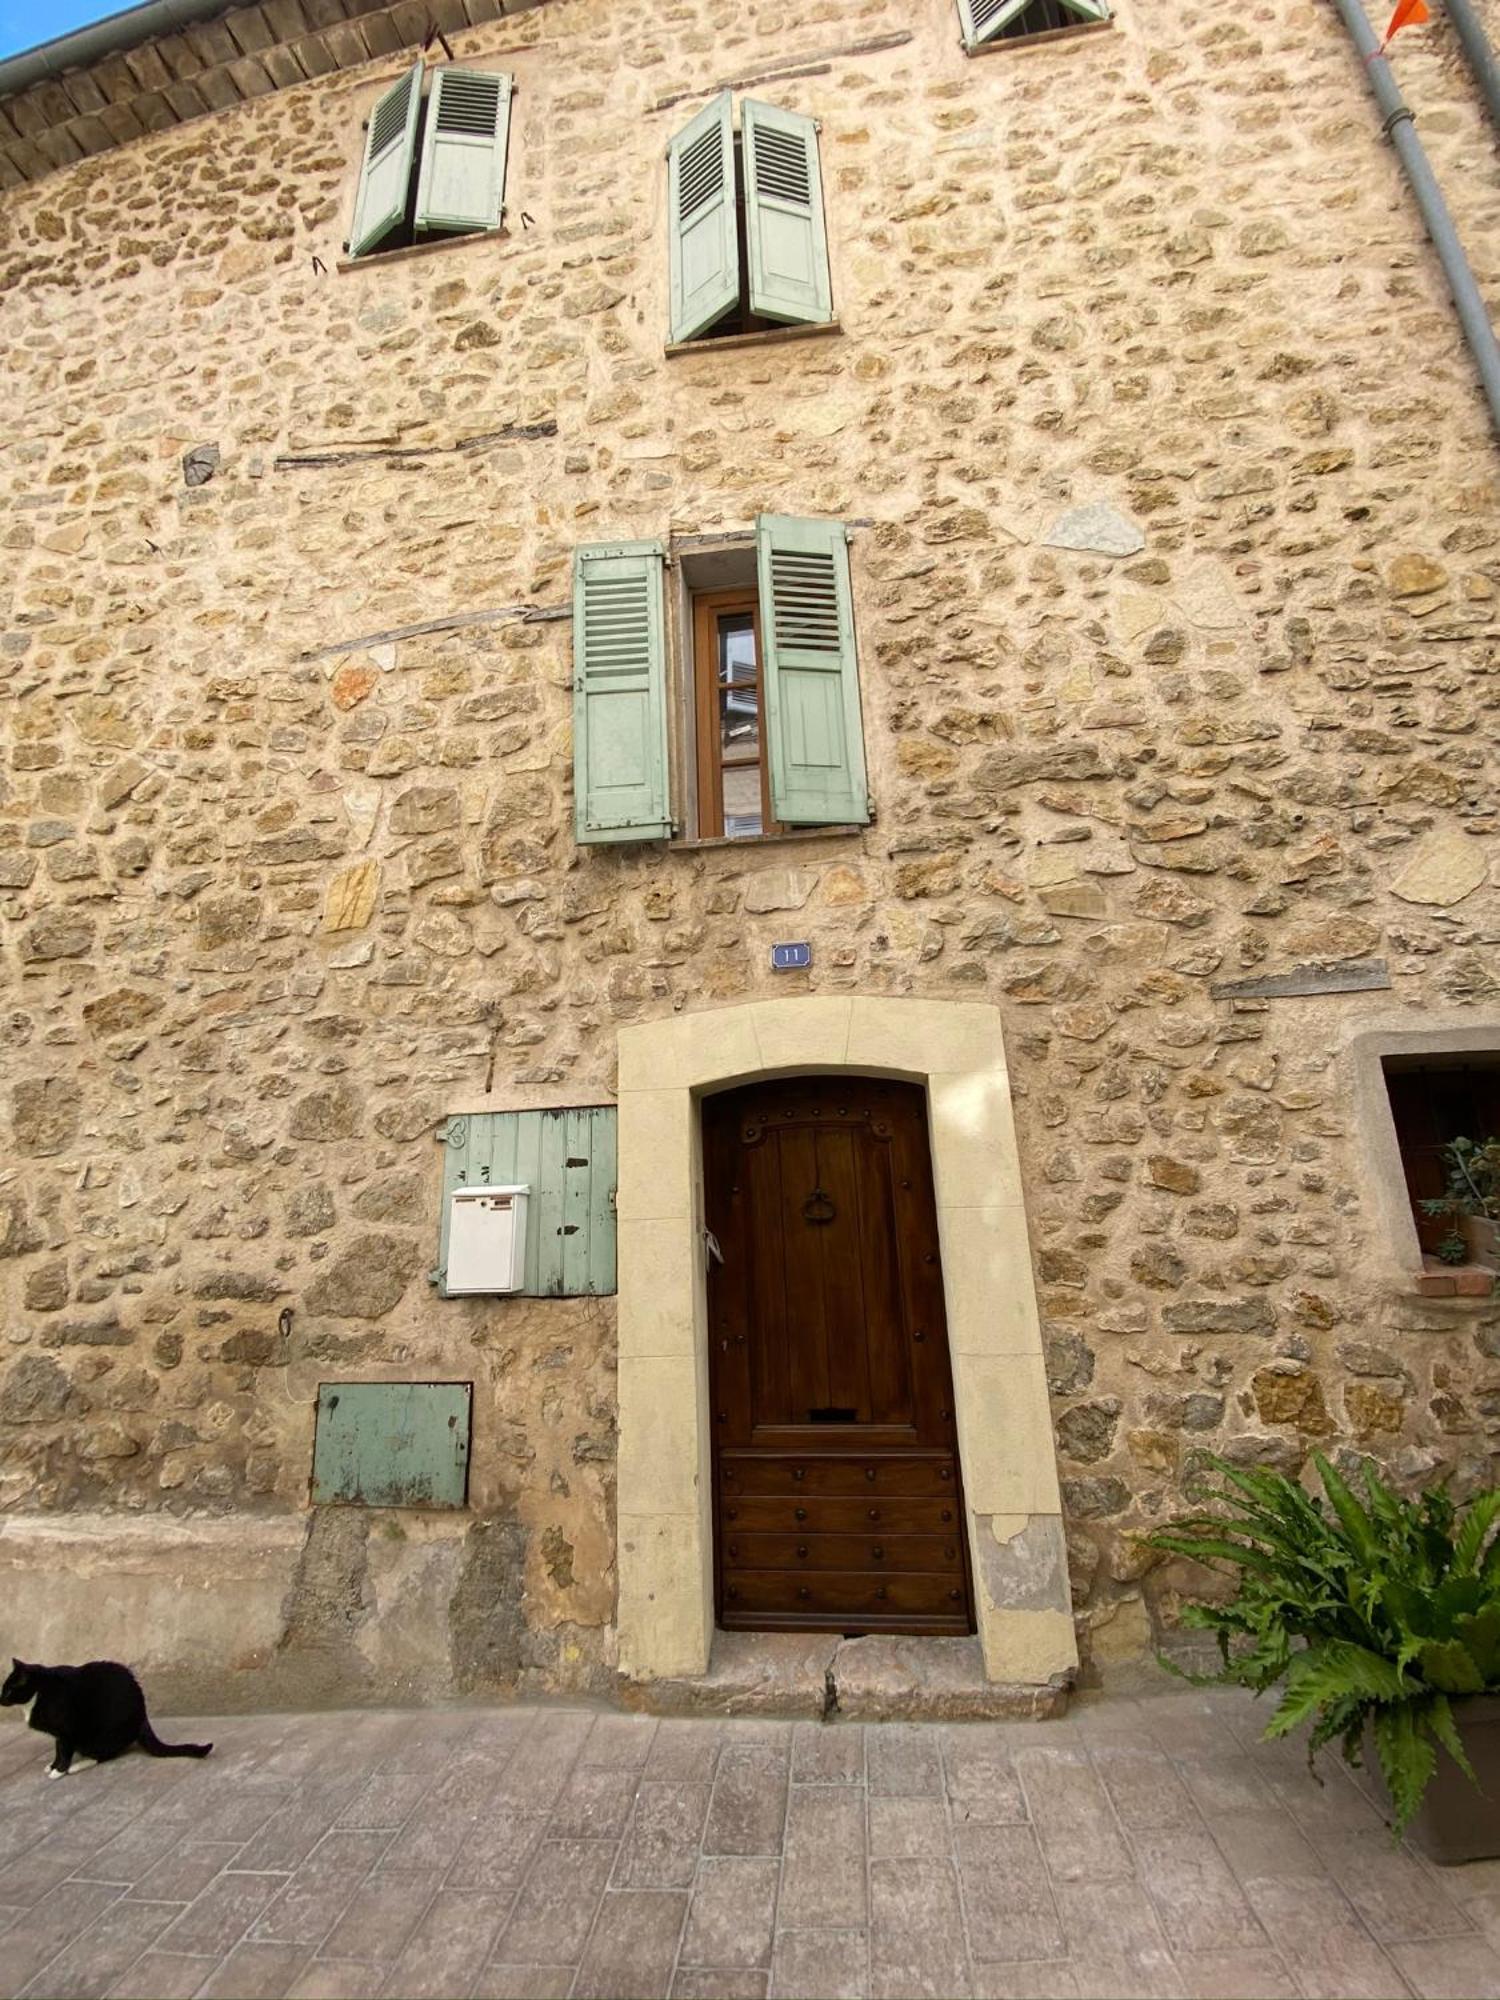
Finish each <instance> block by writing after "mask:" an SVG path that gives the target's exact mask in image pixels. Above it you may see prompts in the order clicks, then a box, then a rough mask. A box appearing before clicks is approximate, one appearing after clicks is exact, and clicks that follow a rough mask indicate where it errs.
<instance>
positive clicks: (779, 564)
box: [755, 514, 870, 826]
mask: <svg viewBox="0 0 1500 2000" xmlns="http://www.w3.org/2000/svg"><path fill="white" fill-rule="evenodd" d="M755 549H756V564H757V568H758V571H759V577H760V627H761V643H762V650H763V652H764V655H765V658H764V661H763V663H762V667H761V684H762V686H763V688H764V690H765V705H766V742H767V750H768V755H769V757H770V760H771V812H772V814H773V816H774V817H775V818H776V819H779V820H780V821H781V822H782V823H783V824H784V825H786V826H834V825H837V826H862V825H864V824H865V822H866V821H867V820H868V819H869V817H870V801H869V795H868V792H867V790H866V786H865V746H864V736H863V732H862V730H861V727H860V715H859V669H858V665H857V663H856V660H855V654H854V605H853V599H852V596H851V593H850V588H849V538H848V533H847V531H846V529H845V528H844V525H843V523H842V522H840V521H798V520H790V519H788V518H787V517H786V516H784V515H780V514H762V515H761V516H760V517H759V519H758V520H757V521H756V524H755Z"/></svg>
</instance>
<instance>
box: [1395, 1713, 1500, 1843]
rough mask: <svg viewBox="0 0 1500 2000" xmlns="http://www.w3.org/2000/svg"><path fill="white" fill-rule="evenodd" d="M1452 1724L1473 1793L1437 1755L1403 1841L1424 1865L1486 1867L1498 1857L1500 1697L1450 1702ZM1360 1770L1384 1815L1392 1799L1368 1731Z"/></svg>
mask: <svg viewBox="0 0 1500 2000" xmlns="http://www.w3.org/2000/svg"><path fill="white" fill-rule="evenodd" d="M1453 1719H1454V1721H1455V1722H1456V1723H1457V1725H1458V1733H1459V1737H1460V1739H1461V1740H1462V1742H1463V1746H1464V1750H1465V1752H1466V1754H1467V1756H1468V1759H1469V1762H1470V1763H1471V1764H1472V1765H1473V1766H1474V1775H1475V1777H1476V1778H1477V1779H1478V1780H1479V1785H1478V1788H1477V1789H1476V1788H1475V1787H1474V1786H1473V1785H1471V1784H1470V1783H1469V1780H1468V1779H1467V1778H1466V1777H1465V1776H1464V1774H1463V1772H1462V1771H1460V1769H1459V1768H1458V1766H1457V1764H1455V1763H1454V1761H1453V1759H1452V1758H1451V1757H1450V1756H1449V1755H1448V1753H1447V1751H1446V1750H1443V1749H1439V1751H1438V1753H1437V1769H1436V1771H1434V1773H1433V1775H1432V1782H1431V1784H1430V1785H1429V1786H1428V1787H1427V1791H1426V1794H1425V1796H1424V1797H1423V1800H1422V1804H1421V1806H1420V1808H1419V1809H1418V1812H1417V1814H1416V1817H1415V1818H1414V1819H1413V1820H1412V1822H1411V1824H1410V1825H1409V1826H1408V1827H1407V1829H1406V1837H1407V1839H1408V1840H1410V1841H1411V1842H1412V1843H1413V1845H1414V1846H1416V1847H1419V1848H1420V1849H1421V1850H1422V1852H1423V1853H1424V1854H1425V1855H1426V1856H1427V1858H1428V1859H1429V1861H1436V1862H1438V1863H1439V1864H1440V1865H1441V1866H1443V1867H1445V1868H1447V1867H1452V1866H1453V1865H1454V1864H1455V1863H1456V1862H1460V1861H1489V1860H1493V1859H1494V1858H1495V1857H1496V1856H1500V1695H1493V1694H1474V1695H1459V1696H1455V1697H1454V1699H1453ZM1364 1765H1365V1769H1366V1770H1367V1771H1368V1772H1369V1774H1370V1785H1371V1789H1372V1790H1373V1792H1374V1794H1375V1797H1376V1799H1377V1800H1378V1801H1379V1803H1380V1805H1381V1806H1382V1807H1383V1808H1384V1810H1385V1811H1386V1812H1387V1813H1389V1812H1390V1811H1391V1795H1390V1793H1389V1792H1388V1791H1387V1790H1386V1785H1385V1779H1384V1777H1383V1776H1382V1775H1381V1770H1380V1760H1379V1759H1378V1758H1377V1756H1376V1755H1375V1744H1374V1740H1373V1738H1372V1736H1371V1732H1370V1731H1369V1730H1368V1729H1366V1731H1365V1742H1364Z"/></svg>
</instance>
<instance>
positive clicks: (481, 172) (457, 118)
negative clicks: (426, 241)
mask: <svg viewBox="0 0 1500 2000" xmlns="http://www.w3.org/2000/svg"><path fill="white" fill-rule="evenodd" d="M509 133H510V78H509V77H508V76H502V75H498V74H495V73H492V72H490V71H487V70H474V69H440V70H437V71H436V72H435V73H434V75H433V79H432V89H431V91H430V92H429V94H428V99H427V126H426V129H425V131H424V132H423V134H422V165H421V169H420V172H419V174H418V177H417V213H416V230H417V234H418V235H419V236H425V235H429V234H431V233H432V232H434V231H439V230H465V229H498V228H499V226H500V217H501V213H502V211H503V209H504V205H505V148H506V142H507V139H508V137H509Z"/></svg>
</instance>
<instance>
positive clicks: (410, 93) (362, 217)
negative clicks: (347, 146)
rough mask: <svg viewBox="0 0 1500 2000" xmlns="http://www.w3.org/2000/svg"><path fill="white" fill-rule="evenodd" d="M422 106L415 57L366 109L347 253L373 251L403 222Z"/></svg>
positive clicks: (419, 68)
mask: <svg viewBox="0 0 1500 2000" xmlns="http://www.w3.org/2000/svg"><path fill="white" fill-rule="evenodd" d="M421 110H422V59H421V57H420V56H418V58H417V60H416V61H415V62H414V63H413V64H412V66H411V68H410V69H409V70H408V71H407V72H406V74H405V76H403V77H402V78H401V80H400V82H399V83H393V84H392V85H391V87H390V89H389V90H388V91H387V92H386V93H385V95H384V97H382V98H381V99H379V101H378V102H377V103H376V105H375V108H374V110H373V111H372V112H371V113H370V124H369V130H368V133H367V134H366V138H365V163H364V165H363V166H362V167H361V168H360V170H359V193H358V194H357V195H356V196H355V198H354V226H353V228H352V229H351V230H350V231H349V254H350V256H351V257H362V256H363V255H364V253H365V252H366V251H367V250H373V249H374V248H375V247H376V245H377V244H379V243H380V242H381V241H382V239H383V238H385V237H386V236H388V235H389V234H390V232H391V231H392V230H393V229H395V228H396V227H397V226H398V225H399V224H400V223H402V222H404V221H405V220H406V197H407V193H408V191H409V189H410V187H411V164H412V161H413V160H414V159H415V158H416V152H417V119H418V117H419V116H420V115H421Z"/></svg>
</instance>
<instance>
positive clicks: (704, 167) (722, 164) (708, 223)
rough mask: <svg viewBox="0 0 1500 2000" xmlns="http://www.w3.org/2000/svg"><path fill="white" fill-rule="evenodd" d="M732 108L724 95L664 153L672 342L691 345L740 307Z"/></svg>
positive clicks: (702, 112) (728, 96) (728, 98)
mask: <svg viewBox="0 0 1500 2000" xmlns="http://www.w3.org/2000/svg"><path fill="white" fill-rule="evenodd" d="M732 109H733V100H732V99H731V97H730V95H729V92H728V91H727V90H726V91H725V92H724V93H723V95H722V96H720V97H716V98H715V99H714V101H713V103H712V104H710V105H708V106H707V107H706V109H704V110H703V111H700V112H699V114H698V116H697V117H696V118H695V119H694V120H693V122H692V124H691V125H689V126H688V127H687V129H686V131H683V132H679V133H678V135H677V137H676V138H675V139H674V140H673V141H672V143H671V144H670V145H669V146H668V148H667V229H668V232H669V236H670V241H671V260H670V261H671V273H672V320H671V337H672V339H673V340H674V341H677V340H693V339H695V338H696V337H697V335H698V334H700V333H702V332H703V331H704V330H705V328H707V327H710V326H712V325H713V323H714V321H715V320H717V319H722V318H723V316H724V314H725V313H727V312H728V311H729V309H730V307H731V306H732V305H735V304H736V303H737V302H738V300H739V296H740V243H739V230H738V227H737V225H736V222H735V199H734V122H733V117H732Z"/></svg>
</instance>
